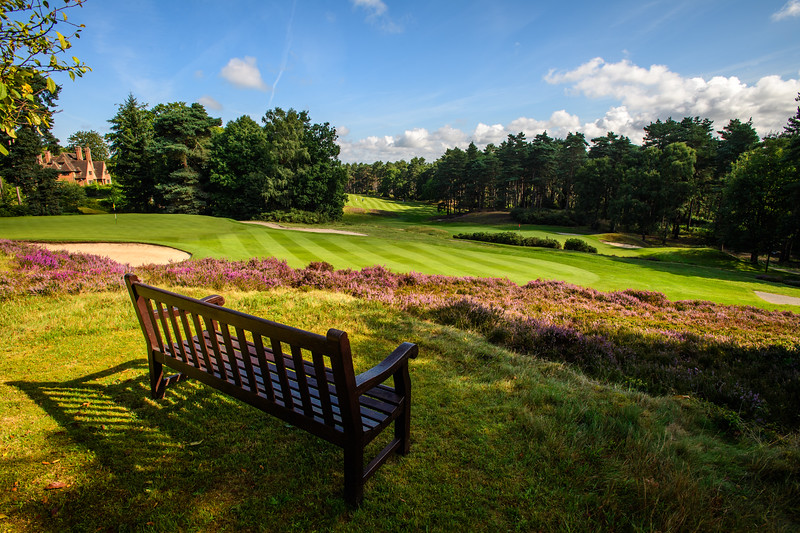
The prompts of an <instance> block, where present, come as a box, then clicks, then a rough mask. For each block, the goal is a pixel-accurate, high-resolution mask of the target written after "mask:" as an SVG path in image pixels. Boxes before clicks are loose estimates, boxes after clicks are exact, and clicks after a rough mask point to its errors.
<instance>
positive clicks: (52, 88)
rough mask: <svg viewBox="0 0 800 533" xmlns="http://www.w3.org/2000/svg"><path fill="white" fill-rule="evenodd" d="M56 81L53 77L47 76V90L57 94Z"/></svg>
mask: <svg viewBox="0 0 800 533" xmlns="http://www.w3.org/2000/svg"><path fill="white" fill-rule="evenodd" d="M56 89H57V86H56V82H54V81H53V78H47V90H48V91H50V94H56Z"/></svg>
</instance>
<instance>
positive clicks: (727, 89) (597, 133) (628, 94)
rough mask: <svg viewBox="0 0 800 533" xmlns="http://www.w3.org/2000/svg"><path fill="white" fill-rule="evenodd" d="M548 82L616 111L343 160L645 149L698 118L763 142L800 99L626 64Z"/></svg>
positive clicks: (371, 148) (374, 147) (440, 133)
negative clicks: (574, 139)
mask: <svg viewBox="0 0 800 533" xmlns="http://www.w3.org/2000/svg"><path fill="white" fill-rule="evenodd" d="M545 80H546V81H547V82H548V83H551V84H564V85H567V86H568V89H567V91H568V92H569V93H571V94H573V95H574V96H575V97H580V96H587V97H589V98H592V99H597V98H611V99H613V100H616V101H617V104H615V105H612V106H611V107H609V108H608V110H607V111H605V113H604V114H603V116H601V117H599V118H594V119H592V118H589V119H584V120H583V121H582V120H581V118H580V117H578V116H577V115H574V114H572V113H569V112H568V111H567V110H565V109H561V110H558V111H555V112H554V113H552V114H551V115H550V117H549V118H546V119H541V118H533V117H526V116H521V117H519V118H516V119H514V120H512V121H511V122H509V123H508V124H505V125H503V124H494V125H491V126H490V125H487V124H484V123H479V124H478V125H477V126H476V127H475V129H474V130H473V131H472V133H469V134H468V133H465V132H463V131H462V130H459V129H456V128H453V127H451V126H444V127H442V128H439V129H438V130H436V131H433V132H430V131H429V130H427V129H425V128H414V129H410V130H406V131H404V132H403V133H402V134H399V135H396V136H386V137H367V138H366V139H361V140H353V141H350V140H342V139H340V140H339V142H340V145H341V147H342V152H341V159H342V161H345V162H352V161H366V162H372V161H376V160H381V161H397V160H399V159H405V160H407V161H408V160H409V159H411V158H413V157H416V156H421V157H424V158H425V159H426V160H428V161H435V160H436V159H438V158H439V157H440V156H441V155H442V154H443V153H444V152H445V151H446V150H447V149H448V148H453V147H458V148H462V149H464V148H466V147H467V146H468V145H469V143H470V142H475V144H476V145H477V146H478V147H479V148H481V149H483V148H484V147H485V146H486V145H487V144H489V143H494V144H495V145H499V144H500V143H502V142H503V141H504V140H505V139H506V137H507V136H508V135H509V134H512V135H515V134H517V133H520V132H522V133H524V134H525V136H526V137H527V138H528V139H532V138H533V137H534V136H536V135H538V134H539V133H542V132H545V131H546V132H547V133H548V135H550V136H551V137H555V138H562V139H563V138H565V137H566V136H567V134H568V133H570V132H572V133H577V132H581V133H583V134H584V135H585V136H586V138H587V140H589V139H593V138H595V137H602V136H604V135H606V134H607V133H608V132H614V133H616V134H618V135H624V136H626V137H629V138H630V139H631V141H633V142H634V143H641V142H642V139H643V136H644V129H643V128H644V127H645V126H646V125H648V124H650V123H651V122H653V121H655V120H656V119H659V118H660V119H662V120H663V119H666V118H668V117H673V118H674V119H676V120H680V119H682V118H683V117H687V116H688V117H694V116H699V117H702V118H709V119H711V120H712V121H714V127H715V129H717V130H719V129H722V128H723V127H724V126H725V125H726V124H727V123H728V121H729V120H731V119H734V118H738V119H740V120H742V121H747V120H749V119H750V118H751V117H752V119H753V126H754V127H755V128H756V130H757V131H758V132H759V134H760V135H762V136H764V135H766V134H769V133H775V132H780V131H782V130H783V126H784V125H785V124H786V119H787V118H788V117H789V116H791V115H792V114H794V111H795V105H796V104H795V102H794V98H795V96H796V95H797V93H798V92H800V81H798V80H795V79H790V80H784V79H782V78H781V77H780V76H765V77H763V78H761V79H760V80H758V81H757V82H756V83H755V84H752V85H748V84H746V83H744V82H742V81H741V80H739V79H738V78H737V77H735V76H731V77H724V76H715V77H712V78H710V79H708V80H706V79H703V78H699V77H694V78H687V77H683V76H681V75H679V74H677V73H675V72H672V71H670V70H669V69H668V68H667V67H666V66H663V65H653V66H651V67H650V68H643V67H639V66H637V65H634V64H632V63H631V62H629V61H627V60H624V61H620V62H619V63H606V62H605V61H604V60H603V59H602V58H595V59H592V60H591V61H588V62H587V63H585V64H583V65H580V66H578V67H577V68H575V69H573V70H570V71H566V72H550V73H548V74H547V76H545Z"/></svg>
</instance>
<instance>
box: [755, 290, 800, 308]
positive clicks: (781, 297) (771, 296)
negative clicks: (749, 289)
mask: <svg viewBox="0 0 800 533" xmlns="http://www.w3.org/2000/svg"><path fill="white" fill-rule="evenodd" d="M753 292H755V293H756V296H758V297H759V298H761V299H762V300H765V301H767V302H769V303H771V304H780V305H800V298H798V297H796V296H786V295H785V294H775V293H772V292H761V291H753Z"/></svg>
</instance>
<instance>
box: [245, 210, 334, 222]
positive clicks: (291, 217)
mask: <svg viewBox="0 0 800 533" xmlns="http://www.w3.org/2000/svg"><path fill="white" fill-rule="evenodd" d="M256 220H263V221H266V222H288V223H290V224H324V223H326V222H330V220H331V219H330V217H329V216H327V215H325V214H323V213H315V212H313V211H301V210H300V209H290V210H288V211H267V212H265V213H261V214H259V215H258V216H257V217H256Z"/></svg>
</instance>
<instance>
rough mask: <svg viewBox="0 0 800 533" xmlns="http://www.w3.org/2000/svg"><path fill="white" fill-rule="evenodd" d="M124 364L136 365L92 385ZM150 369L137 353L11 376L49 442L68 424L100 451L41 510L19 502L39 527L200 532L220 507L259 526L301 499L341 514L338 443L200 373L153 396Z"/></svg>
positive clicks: (236, 520)
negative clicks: (236, 396)
mask: <svg viewBox="0 0 800 533" xmlns="http://www.w3.org/2000/svg"><path fill="white" fill-rule="evenodd" d="M131 368H134V369H142V370H143V372H144V374H143V375H142V376H141V377H139V378H136V379H133V378H131V379H127V380H124V381H121V382H116V383H111V384H103V383H99V382H98V380H106V381H108V379H109V378H112V377H113V376H114V375H115V374H117V373H119V372H122V371H124V370H127V369H131ZM146 372H147V365H146V363H145V362H144V361H141V360H134V361H129V362H127V363H124V364H122V365H118V366H116V367H113V368H108V369H105V370H102V371H98V372H96V373H93V374H90V375H87V376H84V377H82V378H79V379H75V380H70V381H64V382H34V381H15V382H9V383H8V385H11V386H14V387H17V388H18V389H20V390H21V391H23V392H24V393H25V394H27V395H28V396H29V397H30V398H31V399H32V400H33V401H34V402H36V403H37V404H38V405H39V406H41V407H42V408H43V409H44V410H45V411H46V412H47V414H48V415H50V416H51V417H52V418H53V419H54V420H55V421H56V422H57V423H58V424H59V425H60V426H61V427H62V428H63V431H59V432H58V434H60V438H59V437H56V436H53V437H51V438H52V439H54V442H53V443H52V444H53V446H52V447H53V448H57V447H59V446H63V445H64V442H63V438H64V433H66V436H67V437H68V438H69V439H71V441H72V442H73V443H77V444H78V445H79V446H84V447H85V448H87V449H88V450H90V451H91V452H92V453H93V455H94V456H95V458H96V459H95V464H93V465H91V467H90V470H91V471H90V472H87V473H86V474H87V477H86V478H83V479H76V480H75V483H74V484H72V485H70V484H68V485H70V486H68V487H67V488H66V489H64V490H61V491H56V492H50V493H49V503H48V505H47V507H45V506H44V505H43V504H42V503H41V502H38V501H28V502H25V503H24V504H22V507H21V509H19V512H20V513H22V514H23V515H24V516H25V517H26V518H27V519H29V520H31V521H32V522H33V523H34V524H35V528H36V529H37V530H41V531H66V530H74V531H78V530H80V531H96V530H114V531H117V530H131V531H133V530H141V529H147V528H148V527H150V528H152V527H155V528H156V529H184V528H189V529H198V528H199V529H203V527H204V525H205V526H208V524H210V523H211V522H212V521H213V523H214V524H217V526H219V522H218V520H219V518H220V516H219V515H220V514H222V515H223V516H225V518H226V519H227V520H229V521H231V522H232V523H231V524H229V525H235V526H236V529H240V528H244V529H248V528H256V529H258V528H259V527H261V524H262V523H261V520H262V519H264V518H265V517H266V516H269V515H270V514H273V515H274V514H275V513H278V515H279V516H280V515H284V516H285V515H287V514H288V515H294V514H296V513H297V514H302V513H303V511H304V510H306V509H308V507H314V508H316V509H327V511H326V512H327V513H328V514H329V517H330V519H331V520H341V515H342V513H345V512H346V508H345V506H344V502H343V501H342V499H341V494H340V493H341V488H342V486H343V474H342V472H341V470H342V467H341V462H342V456H341V451H340V450H339V448H337V447H335V446H332V445H329V444H328V443H326V442H324V441H322V440H320V439H317V438H315V437H313V436H311V435H309V434H307V433H305V432H303V431H300V430H297V429H296V428H293V427H291V426H287V425H285V424H283V423H282V422H280V421H279V420H277V419H275V418H272V417H269V416H267V415H265V414H264V413H262V412H261V411H258V410H256V409H254V408H251V407H249V406H247V405H245V404H242V403H240V402H238V401H235V400H232V399H230V398H228V397H226V396H224V395H223V394H221V393H218V392H216V391H214V390H213V389H211V388H209V387H206V386H204V385H202V384H200V383H197V382H191V381H188V382H184V383H180V384H178V385H176V386H174V387H172V388H170V389H169V391H168V392H167V395H166V397H165V398H164V399H163V400H158V401H152V400H150V399H149V387H148V383H147V376H146ZM55 439H58V440H55ZM52 509H57V512H53V511H52ZM229 509H230V510H229ZM316 512H318V511H316ZM215 513H216V515H215Z"/></svg>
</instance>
